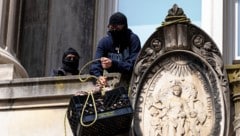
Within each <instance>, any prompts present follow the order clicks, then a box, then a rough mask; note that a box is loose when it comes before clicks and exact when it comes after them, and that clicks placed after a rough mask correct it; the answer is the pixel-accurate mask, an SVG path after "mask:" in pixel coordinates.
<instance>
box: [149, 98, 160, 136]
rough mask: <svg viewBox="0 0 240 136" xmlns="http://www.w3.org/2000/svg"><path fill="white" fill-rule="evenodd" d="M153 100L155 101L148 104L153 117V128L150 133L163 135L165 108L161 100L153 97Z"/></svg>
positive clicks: (151, 122) (157, 135)
mask: <svg viewBox="0 0 240 136" xmlns="http://www.w3.org/2000/svg"><path fill="white" fill-rule="evenodd" d="M151 100H153V103H149V104H148V105H150V106H149V108H148V110H149V112H150V115H151V117H152V119H151V120H150V125H151V130H150V133H149V135H151V136H160V135H162V128H163V127H164V124H163V123H162V122H163V116H164V115H163V114H162V110H163V108H164V106H163V104H162V102H161V100H157V101H154V98H151Z"/></svg>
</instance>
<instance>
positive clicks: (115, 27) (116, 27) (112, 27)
mask: <svg viewBox="0 0 240 136" xmlns="http://www.w3.org/2000/svg"><path fill="white" fill-rule="evenodd" d="M123 28H124V25H108V29H109V31H121V30H123Z"/></svg>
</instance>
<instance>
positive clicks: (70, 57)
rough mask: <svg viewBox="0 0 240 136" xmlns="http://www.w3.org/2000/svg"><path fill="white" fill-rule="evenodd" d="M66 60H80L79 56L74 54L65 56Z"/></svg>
mask: <svg viewBox="0 0 240 136" xmlns="http://www.w3.org/2000/svg"><path fill="white" fill-rule="evenodd" d="M65 60H67V61H73V60H78V57H77V56H75V55H73V54H68V55H67V56H66V57H65Z"/></svg>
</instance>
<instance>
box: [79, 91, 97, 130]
mask: <svg viewBox="0 0 240 136" xmlns="http://www.w3.org/2000/svg"><path fill="white" fill-rule="evenodd" d="M90 96H91V98H92V102H93V108H94V113H95V117H94V120H93V121H92V122H91V123H89V124H85V123H84V122H83V114H84V110H85V108H86V105H87V102H88V100H89V97H90ZM96 121H97V108H96V103H95V101H94V97H93V92H92V91H91V92H89V93H88V96H87V99H86V101H85V103H84V106H83V109H82V113H81V118H80V123H81V125H82V126H84V127H89V126H91V125H93V124H94V123H95V122H96Z"/></svg>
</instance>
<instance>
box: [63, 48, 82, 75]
mask: <svg viewBox="0 0 240 136" xmlns="http://www.w3.org/2000/svg"><path fill="white" fill-rule="evenodd" d="M69 54H73V55H75V56H76V59H73V60H68V59H66V56H67V55H69ZM62 65H63V66H62V68H63V69H64V70H65V71H66V72H70V73H72V74H73V75H76V74H78V65H79V54H78V53H77V51H76V50H75V49H73V48H68V49H67V50H66V51H65V52H64V54H63V57H62Z"/></svg>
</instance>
